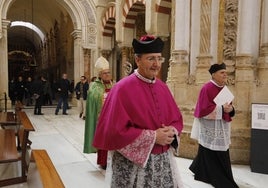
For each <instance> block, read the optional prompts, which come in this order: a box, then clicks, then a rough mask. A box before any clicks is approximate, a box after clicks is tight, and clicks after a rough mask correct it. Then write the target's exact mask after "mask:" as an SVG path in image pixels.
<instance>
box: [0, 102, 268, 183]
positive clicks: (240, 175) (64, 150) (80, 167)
mask: <svg viewBox="0 0 268 188" xmlns="http://www.w3.org/2000/svg"><path fill="white" fill-rule="evenodd" d="M24 111H26V112H27V114H28V116H29V118H30V120H31V121H32V123H33V125H34V127H35V132H32V133H31V134H30V139H31V141H32V148H33V149H46V150H47V152H48V154H49V156H50V158H51V160H52V161H53V163H54V165H55V167H56V169H57V171H58V173H59V175H60V177H61V179H62V181H63V183H64V185H65V187H66V188H77V187H79V188H86V187H92V188H99V187H104V179H105V171H104V170H102V169H100V168H99V167H98V166H97V165H96V154H84V153H83V152H82V149H83V137H84V123H85V122H84V120H82V119H80V118H79V117H78V112H77V109H76V107H73V108H71V109H70V110H68V113H69V115H61V113H59V115H57V116H56V115H54V112H55V108H52V107H46V108H43V113H44V115H42V116H37V115H33V110H32V109H24ZM176 161H177V163H178V166H179V169H180V174H181V177H182V180H183V184H184V187H185V188H209V187H212V186H210V185H208V184H205V183H202V182H199V181H195V180H194V178H193V175H192V173H191V172H190V171H189V169H188V167H189V165H190V163H191V161H192V160H189V159H184V158H180V157H176ZM232 168H233V174H234V178H235V180H236V182H237V183H238V185H239V186H240V187H241V188H265V187H268V175H267V174H260V173H253V172H251V169H250V167H249V166H244V165H233V166H232ZM16 169H17V167H16V165H14V164H13V166H11V165H1V166H0V178H1V177H3V176H5V175H6V174H14V173H15V172H16ZM39 187H42V185H41V183H40V178H39V174H38V171H37V169H36V166H35V164H34V163H31V164H30V168H29V174H28V181H27V183H23V184H17V185H12V186H7V188H39Z"/></svg>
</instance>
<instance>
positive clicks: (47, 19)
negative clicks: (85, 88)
mask: <svg viewBox="0 0 268 188" xmlns="http://www.w3.org/2000/svg"><path fill="white" fill-rule="evenodd" d="M81 3H83V6H81V5H79V4H81ZM90 3H91V4H90ZM92 7H94V6H93V5H92V2H86V3H85V2H76V3H73V1H71V0H69V1H63V0H51V1H49V3H48V2H47V1H46V0H38V1H36V0H6V1H2V2H1V3H0V9H1V12H2V14H1V15H0V18H1V20H2V22H1V23H0V29H1V30H0V39H1V40H0V49H1V51H2V52H1V57H0V62H1V63H0V67H1V69H2V70H5V73H4V74H3V75H2V76H3V80H2V81H0V88H1V89H0V92H7V91H8V84H7V83H8V80H9V79H10V78H11V77H16V76H17V75H19V74H23V77H24V78H25V77H27V76H28V75H32V76H34V75H33V74H39V73H40V74H44V75H45V76H47V77H48V78H49V79H50V80H51V81H52V80H54V79H58V78H59V77H60V75H61V73H67V74H68V76H69V79H70V80H74V81H75V80H78V79H79V78H80V75H83V74H84V72H86V71H87V70H84V67H85V66H84V65H85V64H90V63H91V61H92V60H91V59H87V62H85V61H84V53H83V52H84V51H85V50H87V51H88V50H90V49H95V48H96V41H95V38H96V33H91V32H88V31H91V30H93V29H91V28H94V27H96V26H95V25H96V24H95V20H96V19H95V10H94V9H92ZM89 15H90V16H89ZM15 21H21V22H24V23H30V24H32V26H31V27H26V26H25V25H19V26H18V25H17V26H12V25H11V23H14V22H15ZM11 26H12V27H11ZM34 26H36V28H38V29H39V31H41V33H42V34H43V35H44V37H43V38H42V37H40V36H39V34H38V32H36V31H35V30H34ZM90 51H91V52H92V53H96V50H90ZM90 55H91V57H95V55H94V54H90ZM7 70H8V71H7Z"/></svg>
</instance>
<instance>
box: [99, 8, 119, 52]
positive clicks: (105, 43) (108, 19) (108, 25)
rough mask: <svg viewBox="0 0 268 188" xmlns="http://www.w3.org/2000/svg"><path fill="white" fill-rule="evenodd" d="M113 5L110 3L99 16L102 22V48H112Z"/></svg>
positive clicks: (113, 31)
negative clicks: (101, 15)
mask: <svg viewBox="0 0 268 188" xmlns="http://www.w3.org/2000/svg"><path fill="white" fill-rule="evenodd" d="M115 14H116V13H115V5H114V4H111V5H110V6H108V7H107V8H106V10H105V11H104V14H103V17H102V18H101V23H102V43H101V48H102V49H103V50H111V49H112V48H113V46H112V45H114V44H113V40H114V39H113V37H114V35H115Z"/></svg>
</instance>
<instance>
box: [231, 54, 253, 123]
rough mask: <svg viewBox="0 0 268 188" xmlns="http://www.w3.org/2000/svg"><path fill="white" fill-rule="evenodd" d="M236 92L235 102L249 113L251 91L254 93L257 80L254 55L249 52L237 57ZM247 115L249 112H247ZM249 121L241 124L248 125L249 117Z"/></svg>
mask: <svg viewBox="0 0 268 188" xmlns="http://www.w3.org/2000/svg"><path fill="white" fill-rule="evenodd" d="M236 59H237V60H236V80H235V83H236V84H235V86H236V93H235V96H236V97H235V104H236V106H237V107H236V108H237V110H238V111H240V110H241V111H244V112H245V113H248V111H247V110H248V109H250V104H251V102H252V101H251V98H252V96H251V93H252V85H253V84H254V83H253V82H254V81H255V77H254V66H253V64H252V56H251V55H248V54H240V55H237V57H236ZM245 115H246V117H248V116H247V115H249V114H245ZM245 119H247V121H245V122H241V123H242V125H241V126H248V125H247V124H248V122H249V121H248V120H249V119H248V118H245Z"/></svg>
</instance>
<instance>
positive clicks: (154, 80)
mask: <svg viewBox="0 0 268 188" xmlns="http://www.w3.org/2000/svg"><path fill="white" fill-rule="evenodd" d="M134 74H135V75H136V76H137V77H138V78H139V79H140V80H142V81H144V82H146V83H148V84H154V83H155V82H156V79H155V78H154V79H153V80H150V79H148V78H145V77H143V76H142V75H141V74H140V73H139V72H138V70H137V69H135V70H134Z"/></svg>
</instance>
